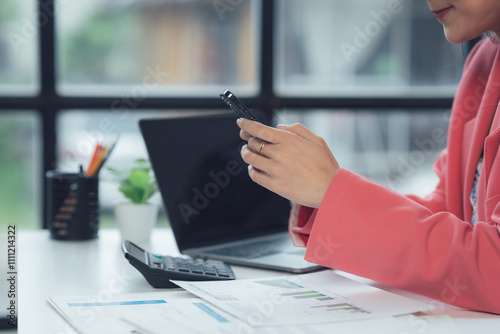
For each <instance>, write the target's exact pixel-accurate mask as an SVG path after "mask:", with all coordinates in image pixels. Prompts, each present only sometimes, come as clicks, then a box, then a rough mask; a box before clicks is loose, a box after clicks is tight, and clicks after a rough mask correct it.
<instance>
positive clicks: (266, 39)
mask: <svg viewBox="0 0 500 334" xmlns="http://www.w3.org/2000/svg"><path fill="white" fill-rule="evenodd" d="M36 1H37V18H38V20H39V22H40V23H41V24H40V25H39V40H38V43H39V44H38V45H39V54H38V59H37V64H38V66H39V73H40V79H39V80H40V89H39V93H38V94H37V95H36V96H31V97H30V96H16V97H8V96H6V97H1V98H0V113H2V112H6V111H11V110H25V109H28V110H34V111H35V112H36V113H37V114H38V115H39V117H40V119H41V120H42V122H41V126H42V140H43V143H42V147H43V150H42V152H43V155H42V159H43V163H42V170H41V171H40V173H41V178H40V180H41V182H43V183H44V184H43V187H42V188H41V189H42V192H43V193H42V198H43V206H42V207H43V219H42V221H43V227H44V228H46V227H47V221H46V218H45V216H46V214H45V208H46V203H45V201H46V199H45V196H43V194H45V193H46V184H45V182H44V180H45V173H46V171H48V170H51V169H54V168H55V167H56V161H57V154H56V143H57V133H56V119H57V115H58V114H59V113H60V112H61V111H62V110H65V109H80V110H82V109H87V110H89V112H95V111H99V110H102V109H106V108H108V107H109V106H110V105H111V104H112V102H113V101H115V100H116V99H117V98H119V97H117V96H108V97H96V96H84V97H83V96H61V95H59V94H58V93H57V90H56V84H57V82H56V78H57V75H56V74H57V73H56V52H55V47H56V35H55V29H56V26H55V18H54V15H55V10H54V8H55V2H56V0H36ZM277 1H278V0H262V5H261V6H260V10H261V22H260V59H259V72H260V73H259V74H260V79H259V83H258V84H259V89H258V94H257V95H256V96H254V97H250V98H242V100H243V102H244V103H245V104H247V105H248V106H249V107H251V108H255V109H259V110H261V111H262V112H264V113H266V114H267V115H268V116H269V117H270V118H271V117H272V114H273V110H280V109H284V108H287V110H301V111H302V112H306V111H307V110H311V109H318V108H327V109H340V108H344V109H345V108H348V109H350V110H353V111H356V110H362V109H366V108H369V109H372V110H373V109H374V110H378V109H384V111H391V110H401V109H406V110H408V111H409V112H411V111H417V110H422V109H446V108H450V107H451V105H452V102H453V97H430V96H429V97H380V98H373V97H363V96H359V97H326V96H325V97H305V96H295V97H283V96H279V95H278V94H277V93H276V91H275V89H274V40H275V36H274V34H275V31H276V30H275V15H274V14H275V9H276V8H277ZM478 40H479V38H478V39H475V40H472V41H470V42H468V43H464V45H463V48H464V53H465V54H466V53H468V51H470V50H471V48H472V47H473V46H474V44H475V43H476V42H477V41H478ZM137 107H138V108H140V109H146V110H151V109H163V110H168V109H175V110H182V109H198V110H210V109H217V108H220V107H221V101H220V99H219V97H218V96H215V97H213V98H211V97H175V96H174V97H172V96H168V97H165V98H162V97H147V98H145V99H143V100H142V101H140V102H138V106H137Z"/></svg>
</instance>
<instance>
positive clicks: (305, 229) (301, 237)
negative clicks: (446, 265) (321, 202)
mask: <svg viewBox="0 0 500 334" xmlns="http://www.w3.org/2000/svg"><path fill="white" fill-rule="evenodd" d="M446 158H447V150H446V149H445V150H443V151H442V152H441V154H440V155H439V157H438V159H437V160H436V163H435V164H434V172H435V173H436V174H437V176H438V178H439V183H438V185H437V187H436V189H435V190H434V191H433V192H432V193H430V194H429V195H427V196H426V197H424V198H421V197H418V196H415V195H407V197H408V198H409V199H411V200H413V201H415V202H416V203H419V204H420V205H423V206H425V207H427V208H428V209H429V210H431V212H433V213H436V212H440V211H445V210H446V201H445V195H444V193H445V191H444V187H445V183H446V179H445V177H446V173H444V169H445V166H446ZM325 205H327V204H326V203H325ZM317 212H318V210H317V209H313V208H309V207H305V206H301V205H298V204H296V203H294V204H293V205H292V210H291V213H290V220H289V232H290V236H291V238H292V241H293V243H294V245H295V246H298V247H305V246H306V245H307V241H308V238H309V234H310V233H311V229H312V226H313V224H314V220H315V218H316V214H317Z"/></svg>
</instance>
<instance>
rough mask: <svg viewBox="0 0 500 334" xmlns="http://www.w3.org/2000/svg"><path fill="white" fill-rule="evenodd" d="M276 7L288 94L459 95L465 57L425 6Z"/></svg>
mask: <svg viewBox="0 0 500 334" xmlns="http://www.w3.org/2000/svg"><path fill="white" fill-rule="evenodd" d="M278 3H279V11H278V13H279V18H278V34H277V43H276V53H277V61H276V72H275V74H276V77H277V80H276V83H277V89H278V90H279V91H280V92H282V93H283V94H287V95H293V94H313V95H317V94H323V95H344V96H345V95H351V96H352V95H354V96H359V95H365V96H374V95H376V96H380V95H387V96H400V95H408V96H415V95H417V96H418V95H423V94H424V95H425V96H436V95H438V96H453V92H454V89H455V87H456V84H457V82H458V80H459V76H460V73H461V69H462V65H463V62H464V58H465V56H464V53H463V50H462V47H461V46H460V45H459V46H457V45H451V44H450V43H448V42H447V41H446V39H445V38H444V34H443V28H442V26H441V24H440V23H439V22H437V20H436V19H435V17H434V15H433V14H432V13H430V11H429V8H428V6H427V3H426V2H425V1H392V0H351V1H344V0H312V1H301V0H281V1H279V2H278Z"/></svg>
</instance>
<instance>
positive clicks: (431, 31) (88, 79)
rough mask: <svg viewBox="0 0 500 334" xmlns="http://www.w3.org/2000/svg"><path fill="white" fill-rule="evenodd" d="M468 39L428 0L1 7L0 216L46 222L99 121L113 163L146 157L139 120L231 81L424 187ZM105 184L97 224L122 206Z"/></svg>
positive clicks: (363, 166)
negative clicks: (110, 143)
mask: <svg viewBox="0 0 500 334" xmlns="http://www.w3.org/2000/svg"><path fill="white" fill-rule="evenodd" d="M54 10H55V12H56V15H54ZM473 44H474V43H468V44H465V45H463V46H452V45H450V44H449V43H447V42H446V41H445V39H444V37H443V31H442V27H441V25H440V24H439V23H438V22H436V20H435V19H434V17H433V16H432V14H431V13H430V12H429V10H428V8H427V4H426V3H425V2H423V1H408V2H401V1H395V0H352V1H344V0H311V1H301V0H265V1H263V0H241V1H227V0H217V1H214V0H191V1H180V0H130V1H125V2H124V1H115V0H89V1H83V2H82V1H69V0H22V1H14V0H4V3H3V7H2V11H1V13H0V96H1V98H0V130H1V131H2V134H5V133H6V134H8V138H10V139H9V141H8V142H5V141H4V142H2V144H0V164H1V167H2V169H1V170H2V171H5V172H4V173H3V176H2V177H3V179H2V180H1V181H2V189H1V190H0V196H1V200H2V204H4V205H5V206H6V207H7V206H8V208H6V209H5V210H4V208H3V207H2V210H1V213H0V215H2V216H0V219H1V221H2V223H4V222H5V223H8V224H11V223H15V224H18V225H19V226H20V228H36V227H42V226H44V223H43V221H44V207H45V205H44V202H43V198H44V196H43V194H44V192H45V184H44V175H45V172H46V171H47V170H50V169H54V168H60V169H66V170H70V169H76V168H78V164H79V163H81V161H83V160H84V159H85V158H86V157H87V155H88V154H89V147H90V146H91V145H92V144H93V143H92V141H96V140H98V137H99V136H103V135H105V134H107V133H106V131H108V130H109V131H111V130H110V129H111V128H110V127H108V126H106V128H105V131H104V130H103V127H102V126H103V120H107V121H109V120H111V121H112V123H111V124H112V125H113V127H112V131H113V132H114V133H120V134H121V137H120V145H123V146H122V147H121V148H120V147H118V146H117V148H118V149H117V152H115V153H116V154H114V155H113V156H112V157H111V159H110V160H109V161H108V163H109V164H119V163H122V162H123V163H125V162H124V161H127V159H133V158H134V157H138V156H143V155H144V154H145V150H144V148H143V144H142V139H141V137H140V135H139V132H138V128H137V120H138V119H139V118H142V117H152V116H157V115H163V114H165V113H185V112H189V111H196V112H200V111H201V112H209V111H211V110H219V109H221V108H226V107H225V105H224V104H223V102H222V101H221V100H220V99H219V98H218V94H219V93H220V92H221V91H222V90H224V89H226V88H230V89H231V90H233V91H234V92H235V93H237V94H238V96H240V97H242V100H243V101H244V102H245V103H246V104H248V106H249V107H251V108H255V109H260V110H261V111H263V112H265V113H266V114H268V115H269V116H272V115H274V116H275V117H274V122H295V121H299V122H302V123H304V124H305V125H306V126H308V127H310V128H311V130H312V131H314V132H316V133H318V134H320V135H322V136H324V138H325V139H326V140H327V142H328V144H329V145H330V148H331V149H332V150H333V152H334V153H335V154H336V156H337V158H338V160H339V162H340V164H341V165H342V166H343V167H347V168H350V169H352V170H354V171H356V172H359V173H361V174H363V175H366V176H368V177H370V178H372V179H374V180H376V181H377V182H381V183H383V184H385V185H387V186H389V187H391V188H393V189H395V190H396V191H401V192H414V193H418V194H425V193H426V192H428V191H430V190H431V189H432V187H433V186H434V183H435V179H433V176H431V175H432V171H431V168H430V166H431V165H432V163H433V162H434V159H435V157H436V156H437V154H438V153H439V151H440V150H441V149H442V147H444V145H445V144H444V142H443V137H442V136H441V135H443V136H445V133H446V127H447V115H448V113H449V109H450V107H451V103H452V99H453V94H454V91H455V88H456V85H457V83H458V80H459V77H460V74H461V68H462V65H463V62H464V59H465V55H466V53H467V52H468V50H470V48H471V47H472V46H473ZM124 115H127V116H126V117H123V116H124ZM106 124H108V125H109V122H108V123H106ZM89 144H90V146H89ZM424 180H425V181H427V180H429V182H424ZM100 188H101V189H106V191H105V193H106V195H104V192H103V195H102V196H100V198H101V208H102V210H103V215H105V214H106V212H108V213H109V212H110V210H111V208H112V205H113V201H116V200H117V197H115V195H113V192H112V191H111V190H110V187H109V185H107V184H106V180H105V178H104V175H103V179H102V180H101V183H100ZM117 196H118V195H117ZM108 217H109V215H108ZM106 219H108V218H106ZM106 219H103V220H106ZM108 220H109V219H108ZM110 224H112V222H110V223H109V224H108V223H106V224H105V225H106V226H109V225H110Z"/></svg>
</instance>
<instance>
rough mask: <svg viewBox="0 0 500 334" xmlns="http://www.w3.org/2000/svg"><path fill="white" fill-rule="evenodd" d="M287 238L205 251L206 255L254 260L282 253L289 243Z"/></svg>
mask: <svg viewBox="0 0 500 334" xmlns="http://www.w3.org/2000/svg"><path fill="white" fill-rule="evenodd" d="M289 242H290V240H289V239H288V238H285V239H278V240H276V239H273V240H263V241H256V242H253V243H251V244H246V245H237V246H231V247H225V248H220V249H212V250H209V251H206V253H210V254H217V255H224V256H234V257H240V258H245V259H256V258H259V257H263V256H267V255H273V254H277V253H281V252H283V248H284V247H283V246H284V245H286V244H287V243H289Z"/></svg>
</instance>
